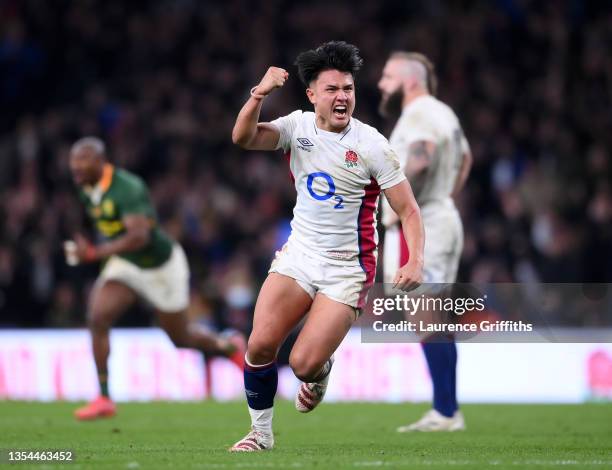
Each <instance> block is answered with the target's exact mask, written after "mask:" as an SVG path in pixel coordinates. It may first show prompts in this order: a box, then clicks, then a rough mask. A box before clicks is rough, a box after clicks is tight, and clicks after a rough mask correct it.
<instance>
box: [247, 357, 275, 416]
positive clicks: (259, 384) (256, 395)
mask: <svg viewBox="0 0 612 470" xmlns="http://www.w3.org/2000/svg"><path fill="white" fill-rule="evenodd" d="M277 386H278V369H277V368H276V362H273V363H272V364H266V365H265V366H250V365H248V364H245V365H244V391H245V393H246V398H247V402H248V404H249V408H252V409H254V410H265V409H266V408H272V406H273V405H274V395H276V387H277Z"/></svg>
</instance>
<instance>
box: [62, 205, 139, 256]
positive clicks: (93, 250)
mask: <svg viewBox="0 0 612 470" xmlns="http://www.w3.org/2000/svg"><path fill="white" fill-rule="evenodd" d="M121 220H122V222H123V225H124V226H125V233H124V234H123V235H122V236H121V237H119V238H117V239H116V240H112V241H109V242H106V243H102V244H100V245H93V244H92V243H91V242H90V241H89V240H87V239H86V238H85V237H84V236H83V235H80V234H76V235H75V237H74V241H75V243H76V245H77V247H76V255H77V257H78V258H79V260H80V261H81V262H93V261H98V260H101V259H104V258H108V257H109V256H112V255H117V254H121V253H129V252H131V251H137V250H139V249H141V248H143V247H145V246H146V245H147V243H149V240H150V239H151V232H150V230H151V221H150V219H149V218H148V217H147V216H145V215H142V214H131V215H126V216H125V217H123V219H121Z"/></svg>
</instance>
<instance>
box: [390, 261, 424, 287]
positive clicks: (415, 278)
mask: <svg viewBox="0 0 612 470" xmlns="http://www.w3.org/2000/svg"><path fill="white" fill-rule="evenodd" d="M422 282H423V262H422V261H419V260H416V259H411V260H410V261H408V263H406V264H405V265H404V266H402V267H401V268H399V269H398V270H397V273H395V277H394V278H393V288H394V289H400V290H403V291H406V292H408V291H411V290H414V289H416V288H417V287H419V286H420V285H421V284H422Z"/></svg>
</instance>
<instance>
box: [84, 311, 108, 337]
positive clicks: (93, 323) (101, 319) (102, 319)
mask: <svg viewBox="0 0 612 470" xmlns="http://www.w3.org/2000/svg"><path fill="white" fill-rule="evenodd" d="M87 326H88V327H89V329H90V330H91V331H92V332H93V333H106V332H108V330H110V328H111V326H113V321H112V316H111V315H109V314H108V313H107V312H105V311H103V310H99V309H93V310H92V311H91V312H90V313H89V315H88V318H87Z"/></svg>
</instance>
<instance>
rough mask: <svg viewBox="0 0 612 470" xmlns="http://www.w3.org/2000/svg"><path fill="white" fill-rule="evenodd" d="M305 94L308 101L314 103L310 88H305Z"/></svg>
mask: <svg viewBox="0 0 612 470" xmlns="http://www.w3.org/2000/svg"><path fill="white" fill-rule="evenodd" d="M306 96H307V97H308V101H310V102H311V103H312V104H315V103H316V101H317V100H316V98H315V92H314V90H313V89H312V88H306Z"/></svg>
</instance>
